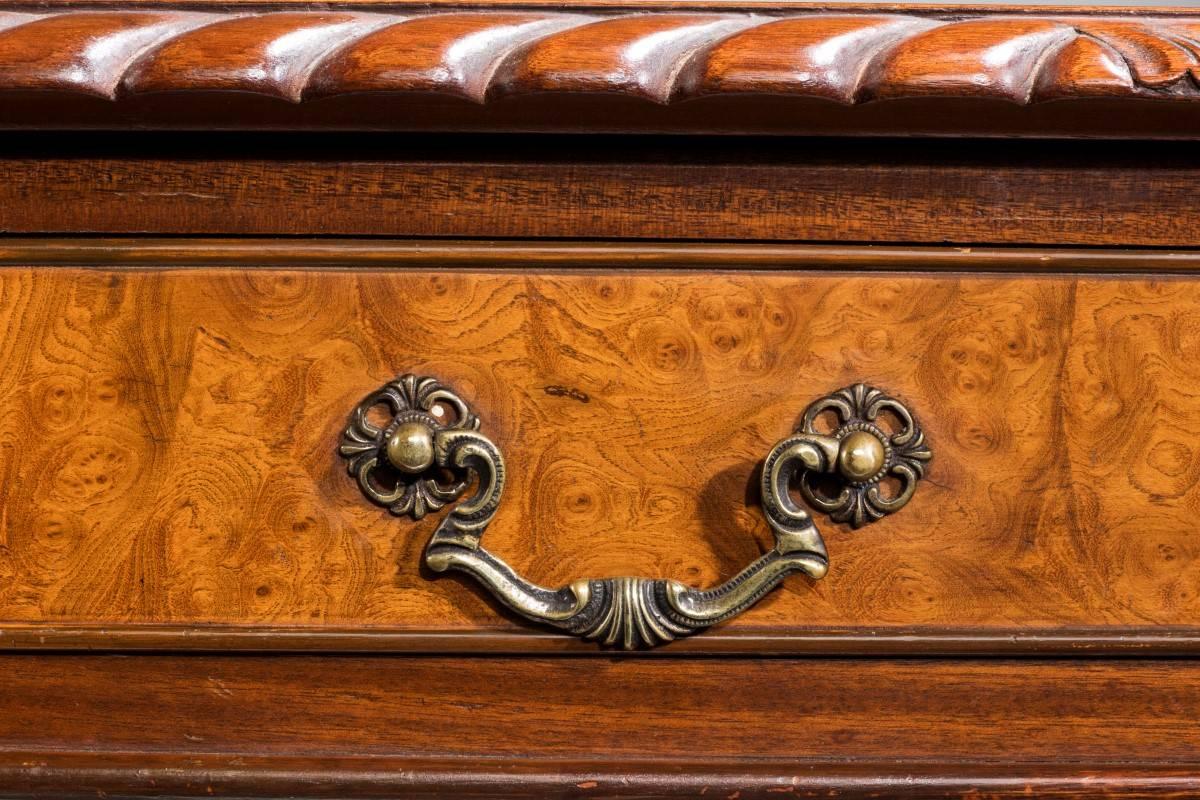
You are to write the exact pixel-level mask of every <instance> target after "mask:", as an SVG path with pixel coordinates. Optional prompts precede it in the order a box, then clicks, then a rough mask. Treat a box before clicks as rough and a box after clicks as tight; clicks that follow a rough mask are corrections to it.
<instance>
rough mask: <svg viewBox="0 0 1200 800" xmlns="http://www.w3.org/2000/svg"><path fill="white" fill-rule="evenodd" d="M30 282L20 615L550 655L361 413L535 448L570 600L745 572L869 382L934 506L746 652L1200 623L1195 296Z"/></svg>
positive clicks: (526, 528) (553, 554)
mask: <svg viewBox="0 0 1200 800" xmlns="http://www.w3.org/2000/svg"><path fill="white" fill-rule="evenodd" d="M2 285H3V294H2V297H3V303H2V304H0V314H2V319H0V322H2V323H3V325H4V327H5V328H6V329H7V330H10V331H16V332H17V335H15V336H10V337H6V338H5V339H4V341H3V345H2V347H3V350H0V363H3V364H5V365H6V368H5V370H4V371H3V372H2V373H0V376H2V382H0V398H3V402H0V409H3V410H2V412H0V454H2V458H0V476H2V478H3V480H4V482H5V485H6V486H8V487H10V488H9V490H8V491H7V492H6V493H5V497H4V504H3V507H2V510H0V531H2V535H3V542H4V547H3V549H0V577H2V578H3V580H2V582H0V616H2V617H3V618H4V619H5V620H6V621H7V622H14V623H22V624H24V625H27V626H28V625H46V626H48V627H50V628H53V627H54V626H56V625H60V624H61V625H67V626H69V625H71V624H72V623H80V624H94V623H114V622H124V623H179V624H185V623H186V624H192V623H201V624H202V623H222V624H227V625H247V626H279V625H284V626H316V627H322V626H329V627H330V628H332V629H335V630H336V629H345V628H348V627H349V628H359V627H362V628H371V627H377V628H382V629H386V630H391V631H396V630H404V629H408V630H413V631H425V632H428V631H430V630H431V629H433V630H441V631H454V630H460V631H471V630H479V629H489V630H491V629H501V630H511V631H521V630H524V628H522V627H521V626H520V625H519V624H518V623H515V622H513V621H511V620H509V619H507V618H506V617H505V616H503V615H501V614H500V613H498V612H497V611H496V609H495V607H494V606H493V604H492V603H491V602H490V600H489V599H488V598H487V597H485V596H483V595H482V594H480V593H479V592H477V591H476V590H475V589H474V587H472V586H471V585H470V584H469V583H467V582H461V581H458V580H456V579H453V578H449V579H446V578H442V579H438V580H430V578H429V576H426V575H423V574H420V573H419V572H418V571H417V569H416V564H417V563H418V555H419V552H420V549H421V547H422V546H423V545H424V542H425V539H426V538H427V536H428V533H429V532H430V530H432V525H433V524H435V522H434V520H432V519H429V520H425V521H423V522H422V523H419V524H412V523H407V522H402V521H399V520H395V519H391V518H388V517H387V515H386V514H385V513H383V512H381V511H379V510H378V509H376V508H374V507H372V506H370V505H368V504H367V503H366V502H365V501H364V500H363V499H362V498H361V496H360V495H359V494H358V491H357V488H356V487H355V486H354V484H353V482H352V481H350V480H349V478H348V477H347V476H346V475H345V474H344V467H343V465H342V464H341V463H340V462H339V460H338V459H337V458H336V456H335V455H334V447H335V443H336V439H337V435H338V432H339V431H340V429H341V427H342V425H343V424H344V422H345V417H346V414H347V413H348V411H349V409H350V408H352V407H353V405H354V404H355V403H356V402H357V401H358V400H359V398H360V397H361V396H362V395H364V394H365V393H366V392H368V391H370V390H372V389H373V388H375V386H376V385H377V384H379V383H382V382H383V381H384V380H385V379H387V378H388V377H390V376H391V375H392V374H393V373H394V372H396V371H400V370H405V369H414V370H417V371H423V372H430V373H435V374H437V375H439V376H441V377H442V378H443V379H445V380H446V381H448V382H450V383H451V384H452V385H454V386H456V387H457V388H458V389H459V390H460V392H462V393H463V394H464V395H465V396H467V397H469V398H471V401H472V402H473V404H474V405H475V407H476V408H477V409H478V410H479V412H480V413H481V414H482V416H483V417H484V420H485V429H486V431H487V432H488V433H489V435H490V436H492V438H494V439H495V440H496V441H497V442H498V443H500V444H501V446H502V447H503V448H504V451H505V454H506V458H507V460H508V461H509V464H510V482H511V491H510V492H509V495H508V499H506V501H505V503H506V506H505V508H504V509H502V511H501V513H500V515H499V518H498V520H497V522H496V523H495V525H494V526H493V528H492V529H491V530H490V531H489V533H488V537H489V547H491V548H493V549H494V550H495V551H496V552H497V553H499V554H502V555H503V556H504V557H505V558H506V559H508V560H509V561H510V562H511V563H513V565H514V566H515V567H516V568H518V569H519V570H520V571H522V572H523V573H524V574H527V575H529V576H530V577H531V578H533V579H535V580H538V581H540V582H543V583H547V584H551V585H556V584H560V583H566V582H568V581H571V580H574V579H576V578H579V577H581V576H597V577H601V576H607V575H614V574H644V575H650V576H670V577H674V578H677V579H679V580H684V581H688V582H692V583H697V584H700V585H711V584H714V583H716V582H718V580H720V579H723V578H724V577H728V575H729V574H730V572H731V571H732V570H736V569H737V568H739V567H740V566H741V565H743V564H744V563H746V562H748V561H750V560H752V559H753V558H754V557H755V556H756V555H757V554H758V553H759V552H760V548H761V547H762V546H763V543H764V542H766V541H767V533H766V530H765V525H764V524H763V523H762V522H761V520H760V519H759V517H758V514H757V510H756V509H755V508H753V507H752V505H748V503H752V502H753V495H752V493H751V492H750V487H751V486H752V485H753V479H754V470H755V467H756V464H757V462H758V460H759V459H761V458H762V456H763V454H764V453H766V451H767V450H768V449H769V447H770V445H771V444H772V443H773V442H774V441H775V440H776V439H778V438H779V437H780V436H782V435H783V434H784V433H786V432H788V431H789V430H791V426H792V425H793V424H794V422H795V420H796V417H797V415H798V414H799V412H800V410H801V409H802V408H803V407H804V405H805V404H807V402H809V400H811V399H813V398H815V397H816V396H819V395H820V394H823V393H824V392H826V391H828V390H831V389H834V388H837V387H838V386H841V385H844V384H848V383H852V382H854V381H856V380H864V379H865V380H870V381H871V382H873V383H876V384H878V385H881V386H885V387H887V389H888V390H889V391H891V392H893V393H894V394H896V395H897V396H899V397H901V398H904V399H905V401H906V402H908V403H909V404H910V405H911V406H912V407H913V408H914V409H916V411H917V413H918V415H919V416H920V417H921V419H922V421H923V426H924V427H925V430H926V433H927V436H928V439H929V441H930V442H931V443H932V445H933V447H934V448H935V450H936V452H937V458H936V459H935V461H934V464H933V468H932V470H931V472H930V476H929V479H928V480H927V481H925V483H924V484H923V485H922V488H921V490H920V492H919V493H918V495H917V498H916V499H915V500H914V501H913V503H911V504H910V506H909V507H907V508H905V509H904V511H903V512H902V513H900V514H898V515H896V516H894V517H891V518H889V519H888V520H887V521H886V522H883V523H879V524H878V525H875V526H872V527H871V528H868V529H866V530H864V531H859V532H850V531H849V530H844V529H842V528H840V527H838V526H835V525H830V524H829V523H828V522H823V524H822V527H823V529H824V530H825V531H826V540H827V543H828V545H829V549H830V553H831V557H832V562H833V570H832V572H831V574H830V576H829V578H828V579H827V580H825V581H822V582H820V583H818V584H808V583H806V582H804V581H793V582H790V583H789V584H787V585H786V586H785V588H784V589H783V590H782V591H778V592H776V593H774V594H773V595H772V596H770V597H769V598H767V599H766V600H765V601H764V602H763V603H761V604H760V605H759V606H757V607H756V608H755V609H754V610H753V611H751V612H750V613H748V614H746V615H744V616H742V617H739V618H738V619H737V620H735V621H733V622H731V623H729V624H728V625H727V626H724V628H723V629H727V630H730V631H735V630H742V631H746V632H751V633H753V632H760V633H771V632H778V631H779V630H783V629H788V630H797V629H801V630H803V629H813V628H816V629H821V628H827V627H833V628H837V629H842V630H849V631H860V632H861V631H863V630H865V629H870V630H880V629H882V630H887V629H889V628H890V629H894V630H897V631H910V630H911V629H913V628H917V629H921V628H931V629H935V630H936V629H939V628H944V627H947V626H949V627H959V628H967V627H978V628H981V629H989V628H990V629H993V630H999V631H1010V630H1012V629H1018V630H1028V631H1031V632H1037V631H1049V632H1053V631H1054V630H1056V629H1062V628H1072V627H1081V626H1082V627H1087V626H1091V627H1093V628H1108V629H1111V630H1112V631H1113V632H1116V633H1119V632H1121V631H1124V632H1127V633H1133V632H1136V631H1140V630H1145V629H1146V628H1147V627H1150V628H1153V627H1156V626H1163V627H1164V632H1165V633H1169V632H1170V631H1171V630H1172V629H1173V628H1174V629H1176V630H1178V629H1179V628H1181V627H1183V628H1186V627H1187V626H1188V625H1190V624H1192V622H1193V620H1194V619H1195V617H1196V614H1197V612H1198V610H1200V597H1197V594H1196V592H1195V591H1194V587H1195V586H1196V585H1197V580H1198V574H1197V573H1198V571H1200V558H1198V557H1197V551H1196V548H1195V547H1194V546H1193V543H1192V541H1191V534H1190V530H1191V525H1190V519H1191V513H1192V512H1191V508H1192V506H1193V503H1194V502H1195V497H1194V495H1195V492H1196V489H1195V478H1194V472H1195V464H1196V459H1197V455H1196V454H1197V451H1198V448H1197V442H1196V439H1195V434H1194V431H1195V430H1196V426H1195V424H1194V422H1195V420H1196V418H1197V416H1198V415H1200V411H1198V410H1197V408H1196V401H1195V399H1194V398H1193V397H1192V396H1191V395H1190V394H1188V392H1187V391H1186V387H1187V386H1190V385H1191V384H1192V383H1193V382H1194V380H1195V376H1193V375H1192V367H1191V365H1192V364H1193V363H1194V362H1195V360H1196V359H1195V354H1194V353H1193V350H1194V349H1195V347H1196V341H1194V340H1196V336H1195V335H1194V334H1195V331H1196V330H1197V329H1198V324H1200V323H1197V321H1196V320H1197V319H1198V318H1200V311H1198V309H1200V289H1198V288H1197V286H1196V284H1195V283H1194V281H1191V280H1188V279H1183V278H1178V279H1175V278H1161V279H1156V280H1149V279H1138V278H1120V277H1104V276H1098V277H1095V278H1083V277H1071V276H1059V277H1053V276H1048V277H1044V278H1036V277H1023V278H1012V277H1008V278H1000V277H994V276H979V277H970V276H962V275H946V276H938V277H934V276H929V277H915V276H905V275H897V276H885V275H879V274H876V275H858V276H852V277H848V276H821V275H818V274H805V273H788V274H744V275H734V274H719V273H718V274H714V275H707V276H706V275H699V274H689V273H682V274H671V273H642V274H626V273H622V274H615V273H606V272H595V273H561V274H548V273H547V274H542V275H541V276H539V277H536V278H534V277H524V276H521V275H516V274H502V273H501V274H481V273H471V272H466V271H464V272H421V271H404V272H392V271H379V270H371V271H356V270H342V271H337V272H330V271H287V270H282V271H281V270H272V269H266V268H263V269H257V270H249V271H240V272H231V271H226V270H208V269H195V270H185V271H177V270H168V271H153V270H151V271H144V270H139V269H133V268H131V269H128V270H122V271H119V272H112V271H108V272H106V271H100V270H78V269H71V268H59V269H54V270H45V269H40V270H35V269H20V268H11V269H6V270H4V271H3V284H2ZM564 389H565V390H569V391H564ZM1184 632H1185V631H1184ZM1185 633H1186V632H1185ZM698 641H700V640H698Z"/></svg>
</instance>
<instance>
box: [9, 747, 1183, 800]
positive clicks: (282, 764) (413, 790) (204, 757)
mask: <svg viewBox="0 0 1200 800" xmlns="http://www.w3.org/2000/svg"><path fill="white" fill-rule="evenodd" d="M1197 790H1200V762H1197V763H1195V764H1187V763H1176V764H1154V763H1151V764H1128V763H1125V764H1116V765H1114V764H1106V763H1098V764H1054V763H1044V762H1030V763H1010V764H995V763H987V762H982V763H978V762H976V763H973V762H965V763H936V762H934V763H928V762H908V761H885V762H881V763H871V762H863V761H841V762H832V763H830V762H820V761H813V762H790V763H783V764H779V763H766V764H763V763H754V762H742V763H738V762H730V763H727V764H721V763H717V764H714V763H712V762H708V761H706V762H699V763H689V762H686V761H678V760H675V761H671V762H669V763H656V762H653V761H650V762H640V763H638V762H635V763H620V762H612V761H566V762H564V761H530V760H528V759H492V760H487V759H471V760H470V761H469V767H468V766H467V765H464V763H463V760H462V759H453V758H447V759H436V758H419V757H410V758H386V757H385V758H354V757H347V758H311V757H310V758H306V757H303V756H242V755H234V756H214V755H209V754H203V753H200V754H163V753H97V752H94V751H84V752H79V753H62V752H53V751H51V752H5V751H0V797H13V798H21V800H27V799H28V798H45V797H82V796H90V797H97V796H99V797H105V796H117V797H163V796H165V795H169V796H171V797H236V798H255V797H267V798H275V797H289V798H292V797H294V798H337V799H338V800H344V799H345V798H360V797H361V798H391V797H405V798H445V797H455V798H462V797H467V798H506V797H514V798H528V797H531V796H538V797H561V798H590V797H606V798H607V797H630V798H643V800H644V799H645V798H671V797H696V796H704V797H708V796H713V797H718V798H729V797H737V798H739V800H778V798H779V797H780V796H781V795H782V796H784V797H837V798H843V799H844V800H868V798H879V797H888V798H896V799H897V800H902V799H903V798H914V800H915V799H917V798H920V799H921V800H932V799H933V798H954V797H987V798H995V799H996V800H1000V799H1001V798H1013V799H1014V800H1017V799H1018V798H1028V797H1030V796H1034V797H1041V798H1046V797H1055V798H1069V797H1078V798H1094V797H1097V796H1101V795H1102V796H1104V797H1123V798H1129V799H1130V800H1132V798H1162V797H1184V796H1191V795H1193V794H1194V793H1195V792H1196V791H1197Z"/></svg>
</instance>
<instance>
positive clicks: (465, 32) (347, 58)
mask: <svg viewBox="0 0 1200 800" xmlns="http://www.w3.org/2000/svg"><path fill="white" fill-rule="evenodd" d="M1198 70H1200V18H1188V17H1161V18H1150V17H1103V16H1078V17H1050V16H1044V17H1042V16H1038V17H1029V16H980V17H976V18H971V19H959V20H942V19H934V18H929V17H922V16H916V15H894V14H866V13H857V14H828V13H792V14H788V15H785V16H771V15H765V14H749V13H736V14H731V13H682V12H677V13H619V14H616V15H606V16H601V15H598V14H594V13H544V12H540V11H512V12H509V11H476V12H470V11H461V12H440V13H427V14H383V13H358V12H350V11H345V12H343V11H279V12H270V13H207V12H200V11H183V10H162V11H159V10H153V9H139V10H132V9H129V10H107V11H99V10H97V11H80V10H77V11H69V12H64V13H49V14H41V13H23V12H7V11H0V92H3V91H7V92H28V91H32V92H39V93H41V92H50V93H53V92H59V93H71V94H79V95H88V96H93V97H98V98H104V99H107V100H112V101H120V100H123V99H126V98H131V97H135V96H139V95H145V94H151V93H161V92H210V91H215V92H244V93H252V94H257V95H264V96H269V97H274V98H280V99H283V100H286V101H290V102H292V103H304V102H306V101H310V100H315V99H318V98H326V97H332V96H339V95H344V94H350V93H407V94H412V93H415V94H417V95H431V96H434V95H436V96H451V97H458V98H463V99H465V100H467V101H471V102H474V103H478V104H490V103H492V102H493V101H496V100H498V99H500V98H503V97H507V96H518V95H531V94H538V93H574V94H583V95H596V94H605V95H614V94H615V95H625V96H629V97H635V98H642V99H644V100H646V101H650V102H652V103H658V104H665V105H671V104H675V103H677V102H680V101H683V100H688V99H693V98H701V97H706V96H714V95H717V96H733V95H744V94H745V95H760V96H761V95H776V96H789V97H798V98H823V99H826V100H830V101H834V102H837V103H841V104H847V105H855V104H860V103H866V102H869V101H872V100H880V99H891V98H913V97H950V98H960V97H961V98H995V99H1000V100H1004V101H1010V102H1013V103H1017V104H1034V103H1038V102H1041V101H1046V100H1055V99H1064V98H1083V97H1108V98H1113V97H1116V98H1130V97H1153V98H1162V99H1171V100H1186V101H1194V100H1196V99H1197V98H1198V97H1200V91H1198V83H1197V81H1198V77H1200V72H1198Z"/></svg>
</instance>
